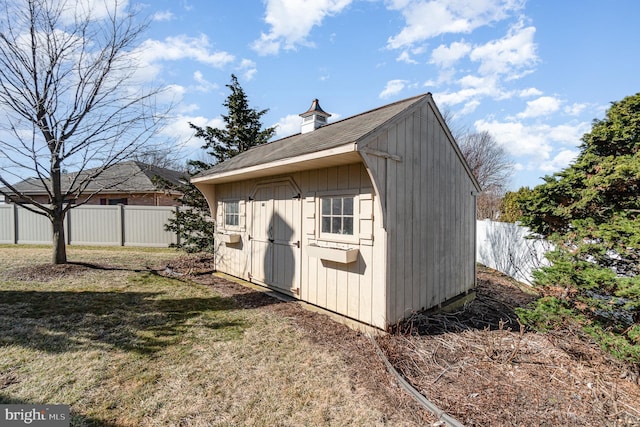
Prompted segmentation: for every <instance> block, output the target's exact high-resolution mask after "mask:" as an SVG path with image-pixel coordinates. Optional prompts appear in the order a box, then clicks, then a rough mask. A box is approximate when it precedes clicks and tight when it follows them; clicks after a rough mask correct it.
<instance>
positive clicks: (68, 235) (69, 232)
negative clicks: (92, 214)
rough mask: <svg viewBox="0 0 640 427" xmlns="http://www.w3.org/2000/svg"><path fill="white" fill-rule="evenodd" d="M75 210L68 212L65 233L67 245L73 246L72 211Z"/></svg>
mask: <svg viewBox="0 0 640 427" xmlns="http://www.w3.org/2000/svg"><path fill="white" fill-rule="evenodd" d="M72 210H73V209H69V210H68V211H67V221H66V222H67V232H66V233H65V234H66V236H67V245H70V244H71V211H72Z"/></svg>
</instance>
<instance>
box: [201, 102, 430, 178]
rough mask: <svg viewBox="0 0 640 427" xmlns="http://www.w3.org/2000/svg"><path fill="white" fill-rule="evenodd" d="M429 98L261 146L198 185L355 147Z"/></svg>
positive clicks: (209, 172) (214, 169)
mask: <svg viewBox="0 0 640 427" xmlns="http://www.w3.org/2000/svg"><path fill="white" fill-rule="evenodd" d="M425 98H428V99H431V94H430V93H426V94H422V95H419V96H415V97H412V98H408V99H404V100H402V101H398V102H394V103H392V104H388V105H385V106H383V107H379V108H376V109H374V110H370V111H367V112H365V113H361V114H358V115H355V116H352V117H348V118H346V119H343V120H340V121H337V122H333V123H330V124H328V125H326V126H323V127H321V128H319V129H316V130H314V131H313V132H309V133H305V134H301V133H299V134H296V135H292V136H289V137H287V138H282V139H278V140H276V141H273V142H269V143H267V144H263V145H259V146H257V147H254V148H252V149H250V150H247V151H245V152H243V153H240V154H238V155H237V156H235V157H233V158H231V159H229V160H226V161H224V162H222V163H218V164H217V165H215V166H213V167H212V168H210V169H208V170H206V171H203V172H201V173H199V174H197V175H195V176H194V177H193V180H194V181H198V180H199V179H200V178H205V177H207V176H210V175H216V174H224V173H227V172H232V171H237V170H240V169H244V168H249V167H252V166H260V165H264V164H267V163H271V162H276V161H279V160H284V159H290V158H294V157H300V156H304V155H306V154H312V153H317V152H321V151H326V150H331V149H334V148H337V147H342V146H344V145H346V144H354V143H356V142H357V141H358V140H359V139H361V138H363V137H364V136H366V135H368V134H369V133H371V132H373V131H375V130H376V129H378V128H379V127H380V126H382V125H383V124H385V123H386V122H387V121H389V120H391V119H392V118H393V117H395V116H396V115H398V114H399V113H401V112H402V111H404V110H406V109H408V108H410V107H411V106H412V105H414V104H416V103H418V102H421V101H423V100H424V99H425Z"/></svg>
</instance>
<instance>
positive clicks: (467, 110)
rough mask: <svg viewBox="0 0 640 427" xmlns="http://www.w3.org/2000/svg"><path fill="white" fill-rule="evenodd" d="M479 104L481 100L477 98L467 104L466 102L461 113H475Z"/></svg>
mask: <svg viewBox="0 0 640 427" xmlns="http://www.w3.org/2000/svg"><path fill="white" fill-rule="evenodd" d="M479 105H480V101H478V100H477V99H474V100H473V101H469V102H467V103H466V104H464V108H462V110H461V111H460V114H462V115H464V114H470V113H473V112H474V111H475V110H476V108H478V106H479Z"/></svg>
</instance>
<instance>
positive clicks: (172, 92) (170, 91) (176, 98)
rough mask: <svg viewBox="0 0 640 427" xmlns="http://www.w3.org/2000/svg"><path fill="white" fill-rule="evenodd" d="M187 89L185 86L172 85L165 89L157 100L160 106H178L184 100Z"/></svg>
mask: <svg viewBox="0 0 640 427" xmlns="http://www.w3.org/2000/svg"><path fill="white" fill-rule="evenodd" d="M185 92H186V89H185V88H184V86H181V85H177V84H171V85H168V86H166V87H164V88H163V90H162V92H161V93H160V94H159V96H158V97H157V98H156V100H157V101H158V102H159V103H160V104H174V105H175V104H178V103H179V102H181V101H182V99H183V98H184V94H185Z"/></svg>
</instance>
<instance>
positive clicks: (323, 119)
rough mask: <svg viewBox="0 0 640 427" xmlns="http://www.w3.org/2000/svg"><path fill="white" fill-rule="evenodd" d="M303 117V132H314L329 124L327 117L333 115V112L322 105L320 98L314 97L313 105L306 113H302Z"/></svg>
mask: <svg viewBox="0 0 640 427" xmlns="http://www.w3.org/2000/svg"><path fill="white" fill-rule="evenodd" d="M300 117H302V129H301V133H307V132H313V131H314V130H316V129H318V128H319V127H321V126H324V125H326V124H327V118H328V117H331V114H329V113H327V112H326V111H324V110H323V109H322V107H320V102H318V99H317V98H316V99H314V100H313V102H312V103H311V107H309V109H308V110H307V111H305V112H304V113H302V114H300Z"/></svg>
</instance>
